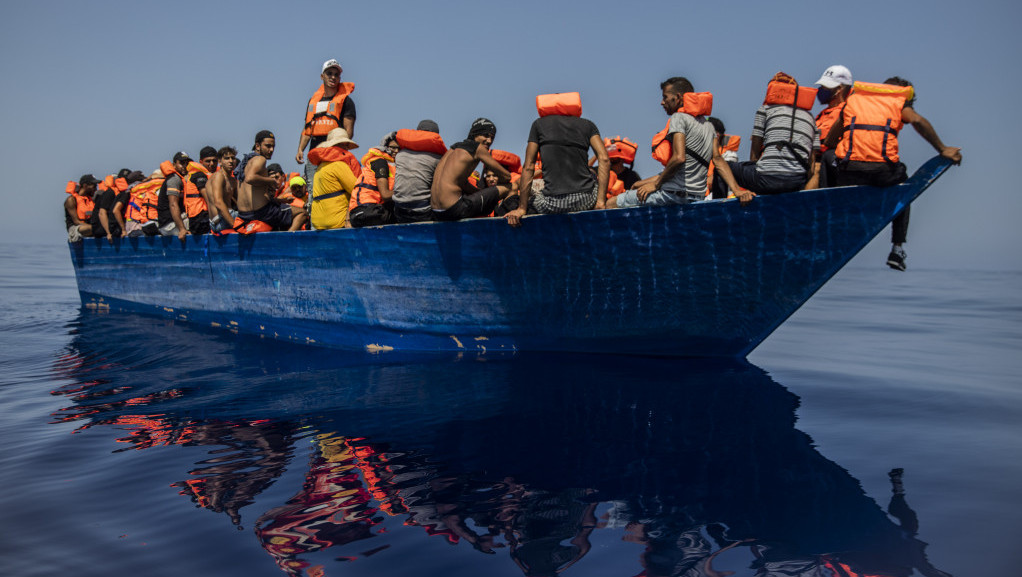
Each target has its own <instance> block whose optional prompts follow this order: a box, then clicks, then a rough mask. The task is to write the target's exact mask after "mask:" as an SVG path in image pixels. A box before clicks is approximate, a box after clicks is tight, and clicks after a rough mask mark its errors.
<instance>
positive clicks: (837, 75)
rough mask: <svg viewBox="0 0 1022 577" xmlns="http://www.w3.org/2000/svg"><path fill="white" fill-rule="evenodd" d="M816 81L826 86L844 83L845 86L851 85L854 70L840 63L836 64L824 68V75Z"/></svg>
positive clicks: (832, 86) (834, 86)
mask: <svg viewBox="0 0 1022 577" xmlns="http://www.w3.org/2000/svg"><path fill="white" fill-rule="evenodd" d="M816 83H817V84H819V85H820V86H824V87H826V88H837V87H838V86H841V85H842V84H844V85H845V86H851V85H852V71H851V70H849V69H847V68H845V67H844V66H841V65H840V64H835V65H834V66H831V67H830V68H828V69H826V70H824V71H823V76H821V77H820V79H819V80H817V81H816Z"/></svg>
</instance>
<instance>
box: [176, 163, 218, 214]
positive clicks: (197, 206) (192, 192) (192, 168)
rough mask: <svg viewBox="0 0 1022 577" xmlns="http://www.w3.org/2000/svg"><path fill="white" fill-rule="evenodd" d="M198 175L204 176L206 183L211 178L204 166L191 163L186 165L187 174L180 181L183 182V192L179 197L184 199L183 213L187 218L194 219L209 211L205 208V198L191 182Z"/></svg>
mask: <svg viewBox="0 0 1022 577" xmlns="http://www.w3.org/2000/svg"><path fill="white" fill-rule="evenodd" d="M199 173H202V174H204V175H205V176H206V179H207V181H208V180H209V178H210V177H211V175H210V173H209V170H208V169H207V168H206V167H205V166H203V165H201V164H199V163H198V162H195V161H192V162H189V163H188V174H186V175H185V177H184V178H182V179H181V180H183V181H184V190H182V191H181V197H182V198H183V199H184V203H185V212H186V213H188V218H195V217H196V216H198V215H200V214H202V212H203V211H208V210H209V207H208V206H206V197H205V196H203V194H202V191H201V190H199V187H198V186H196V185H195V183H194V182H192V176H194V175H196V174H199Z"/></svg>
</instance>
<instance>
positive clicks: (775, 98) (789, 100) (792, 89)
mask: <svg viewBox="0 0 1022 577" xmlns="http://www.w3.org/2000/svg"><path fill="white" fill-rule="evenodd" d="M815 103H816V89H815V88H813V87H811V86H799V85H798V84H789V83H787V82H777V81H772V82H770V83H768V84H767V91H766V98H764V99H763V104H785V105H787V106H795V107H797V108H801V109H802V110H812V109H813V104H815Z"/></svg>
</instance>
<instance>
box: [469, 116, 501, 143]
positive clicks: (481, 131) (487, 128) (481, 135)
mask: <svg viewBox="0 0 1022 577" xmlns="http://www.w3.org/2000/svg"><path fill="white" fill-rule="evenodd" d="M496 136H497V125H496V124H494V123H493V122H491V121H490V120H489V119H488V118H476V119H475V120H473V121H472V127H471V128H469V129H468V139H469V140H474V141H476V142H478V143H480V144H485V145H486V146H490V145H491V144H493V139H494V138H495V137H496Z"/></svg>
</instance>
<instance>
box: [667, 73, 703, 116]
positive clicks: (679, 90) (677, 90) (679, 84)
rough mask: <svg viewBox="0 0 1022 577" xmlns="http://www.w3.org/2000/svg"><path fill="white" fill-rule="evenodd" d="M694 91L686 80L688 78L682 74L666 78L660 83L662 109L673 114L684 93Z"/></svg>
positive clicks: (681, 101)
mask: <svg viewBox="0 0 1022 577" xmlns="http://www.w3.org/2000/svg"><path fill="white" fill-rule="evenodd" d="M694 91H695V89H694V88H692V83H691V82H689V81H688V78H685V77H684V76H674V77H671V78H668V79H667V80H664V81H663V82H661V83H660V93H661V95H662V98H661V100H660V106H663V107H664V111H665V112H667V114H674V113H675V112H677V111H678V109H679V108H681V105H682V104H683V100H684V97H685V95H686V94H688V93H689V92H694Z"/></svg>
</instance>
